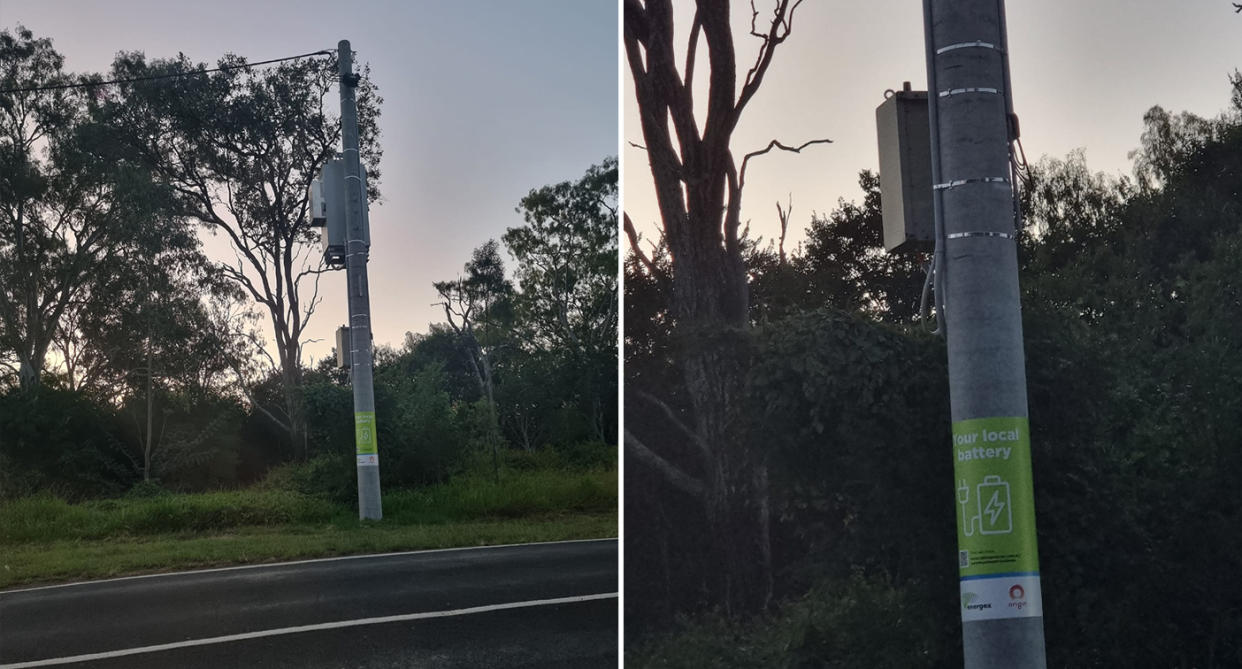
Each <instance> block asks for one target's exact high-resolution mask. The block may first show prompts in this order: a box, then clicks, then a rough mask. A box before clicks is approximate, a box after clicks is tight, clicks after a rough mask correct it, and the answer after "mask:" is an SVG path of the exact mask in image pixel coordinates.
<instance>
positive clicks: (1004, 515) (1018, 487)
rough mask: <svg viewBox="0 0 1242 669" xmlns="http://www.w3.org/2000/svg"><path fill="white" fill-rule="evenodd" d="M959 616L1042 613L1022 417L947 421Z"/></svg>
mask: <svg viewBox="0 0 1242 669" xmlns="http://www.w3.org/2000/svg"><path fill="white" fill-rule="evenodd" d="M953 473H954V478H955V480H956V484H957V485H956V491H955V500H956V502H957V546H958V568H959V570H960V575H961V585H962V619H963V620H988V619H996V618H1018V617H1028V616H1039V615H1042V613H1043V612H1042V608H1043V607H1042V605H1041V599H1042V598H1041V595H1040V589H1039V554H1038V551H1037V550H1036V545H1035V493H1034V486H1033V484H1032V481H1031V439H1030V428H1029V424H1028V421H1027V419H1026V418H1016V417H1015V418H977V419H973V420H963V421H957V422H955V423H953Z"/></svg>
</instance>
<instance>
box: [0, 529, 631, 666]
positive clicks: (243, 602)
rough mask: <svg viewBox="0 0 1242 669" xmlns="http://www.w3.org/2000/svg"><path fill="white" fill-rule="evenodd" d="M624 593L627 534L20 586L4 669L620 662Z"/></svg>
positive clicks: (2, 595) (7, 596)
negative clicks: (620, 540) (620, 589)
mask: <svg viewBox="0 0 1242 669" xmlns="http://www.w3.org/2000/svg"><path fill="white" fill-rule="evenodd" d="M616 593H617V541H616V540H615V539H606V540H599V541H579V542H560V543H546V544H525V545H521V546H502V547H493V548H470V549H453V550H444V551H421V552H413V553H396V554H387V555H376V556H364V557H352V558H337V559H326V560H310V561H305V562H291V563H283V564H276V565H263V566H254V567H235V568H225V569H212V570H202V571H192V572H181V573H174V574H161V575H156V576H145V577H143V576H140V577H133V578H122V579H113V580H107V581H94V582H85V583H79V584H70V585H62V586H50V587H45V588H31V589H26V590H21V589H17V590H9V591H3V592H0V669H16V668H17V667H34V666H64V667H74V666H80V667H91V668H103V667H138V668H141V667H187V668H193V667H213V668H215V667H291V668H292V667H299V668H303V667H305V668H313V667H350V668H355V667H358V668H361V667H368V668H369V667H424V666H425V667H600V666H615V665H616V657H617V598H616ZM308 626H309V628H308ZM81 656H92V657H86V658H84V657H81Z"/></svg>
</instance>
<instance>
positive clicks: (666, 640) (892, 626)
mask: <svg viewBox="0 0 1242 669" xmlns="http://www.w3.org/2000/svg"><path fill="white" fill-rule="evenodd" d="M928 610H930V608H929V603H927V602H925V601H923V600H922V598H921V597H920V596H919V594H918V593H917V591H916V590H914V589H909V588H901V587H898V586H895V585H894V584H892V583H891V581H889V579H887V578H883V577H877V576H867V575H865V574H864V573H863V572H862V571H855V572H854V573H853V574H851V575H850V576H849V577H847V578H844V579H839V580H825V581H821V582H819V583H817V584H816V585H815V586H814V587H813V588H812V589H811V590H810V592H808V593H807V594H806V595H805V596H803V597H801V598H799V599H797V600H793V601H790V602H786V603H785V604H784V605H782V606H780V607H779V608H778V609H777V610H776V611H775V612H774V613H771V614H769V615H766V616H761V617H758V618H754V619H752V620H749V621H746V622H740V621H737V620H733V619H730V618H728V617H726V616H723V615H721V614H719V613H708V614H704V615H701V616H699V617H697V618H694V619H689V618H681V619H680V620H679V621H678V627H679V629H677V631H676V632H674V633H673V634H671V635H668V636H665V637H663V638H659V639H657V640H655V641H651V642H648V643H647V644H645V645H643V646H642V647H640V648H638V649H636V650H635V652H634V653H633V656H632V657H627V666H635V667H665V668H668V669H678V668H683V667H684V668H685V669H691V668H698V667H724V668H732V669H751V668H753V669H769V668H770V669H781V668H788V669H803V668H807V669H809V668H811V667H831V668H832V669H907V668H908V667H944V668H946V669H948V668H949V667H960V666H961V657H960V653H957V651H956V646H955V644H956V642H957V639H956V638H955V637H950V638H945V637H944V635H943V634H941V633H940V630H939V628H938V625H937V623H936V620H935V616H928V615H926V611H928Z"/></svg>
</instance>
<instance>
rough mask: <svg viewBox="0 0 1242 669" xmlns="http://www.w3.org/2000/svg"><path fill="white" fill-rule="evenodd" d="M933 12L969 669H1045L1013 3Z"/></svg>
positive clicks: (928, 1)
mask: <svg viewBox="0 0 1242 669" xmlns="http://www.w3.org/2000/svg"><path fill="white" fill-rule="evenodd" d="M924 13H925V25H926V28H927V34H926V38H927V43H928V49H927V52H928V64H927V69H928V87H929V96H928V98H929V100H930V101H931V105H932V106H931V108H932V112H931V118H932V121H933V127H932V136H933V137H934V138H936V139H935V140H933V141H934V142H935V145H936V146H937V147H938V155H936V156H935V157H934V158H933V165H934V166H935V167H934V169H935V171H936V173H937V176H936V177H935V178H934V181H935V182H936V183H935V184H934V185H933V188H934V189H935V196H936V199H937V201H938V202H937V204H938V206H937V208H936V211H937V215H938V216H941V217H942V220H941V221H939V224H938V226H937V228H938V230H939V232H940V235H941V237H940V239H938V240H937V244H938V247H939V249H940V257H941V258H942V263H943V264H944V267H943V272H937V276H936V279H937V282H938V285H937V287H936V291H937V293H941V294H942V295H943V298H942V299H941V300H938V302H939V303H941V304H942V305H943V308H944V312H945V313H944V323H945V329H946V339H947V343H948V351H949V395H950V398H949V400H950V409H951V413H952V435H953V438H952V450H953V458H954V479H955V480H954V492H955V495H954V501H955V502H956V504H955V507H956V508H955V513H956V516H957V525H958V551H959V552H958V567H959V571H960V579H961V588H960V594H961V601H960V603H959V605H960V611H961V617H962V645H963V649H964V651H965V660H966V662H965V666H966V668H967V669H992V668H994V667H1006V668H1009V669H1044V668H1045V667H1046V666H1047V661H1046V658H1045V648H1044V624H1043V603H1042V596H1041V591H1040V577H1039V555H1038V551H1037V548H1036V543H1035V509H1034V503H1035V496H1034V489H1033V483H1032V479H1031V463H1030V432H1029V422H1028V413H1027V399H1026V368H1025V361H1024V358H1023V352H1022V316H1021V306H1020V304H1019V292H1018V257H1017V241H1016V236H1015V232H1016V231H1015V230H1014V216H1013V201H1012V190H1011V188H1012V184H1011V183H1010V179H1009V174H1010V170H1009V160H1010V158H1009V139H1010V138H1009V132H1008V117H1007V115H1006V95H1007V91H1006V84H1007V81H1006V80H1007V79H1008V77H1007V76H1006V58H1005V54H1004V48H1005V44H1006V39H1005V25H1004V20H1003V16H1004V8H1003V0H925V1H924ZM938 269H939V268H938ZM942 291H943V292H942Z"/></svg>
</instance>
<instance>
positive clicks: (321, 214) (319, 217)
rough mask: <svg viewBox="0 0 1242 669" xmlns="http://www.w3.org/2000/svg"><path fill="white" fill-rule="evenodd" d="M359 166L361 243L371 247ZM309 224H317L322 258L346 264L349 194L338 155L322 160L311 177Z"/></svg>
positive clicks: (364, 176) (331, 263)
mask: <svg viewBox="0 0 1242 669" xmlns="http://www.w3.org/2000/svg"><path fill="white" fill-rule="evenodd" d="M359 169H361V170H362V194H363V195H362V197H363V201H362V243H363V244H365V245H366V246H367V248H368V249H369V248H370V247H371V221H370V217H369V216H368V214H367V203H366V192H367V172H366V169H365V168H363V167H361V166H359ZM309 201H310V210H311V213H310V217H311V225H313V226H315V227H318V228H319V242H320V246H321V247H322V248H323V258H324V261H326V262H327V263H328V265H329V266H333V267H343V266H344V265H345V245H346V242H347V241H348V240H347V239H346V237H345V207H346V205H347V204H348V203H349V198H348V196H347V195H346V191H345V162H344V161H343V160H341V158H340V157H337V158H333V159H331V160H329V161H328V162H326V163H324V165H323V169H321V170H320V171H319V177H318V178H316V179H314V180H312V181H311V185H310V193H309Z"/></svg>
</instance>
